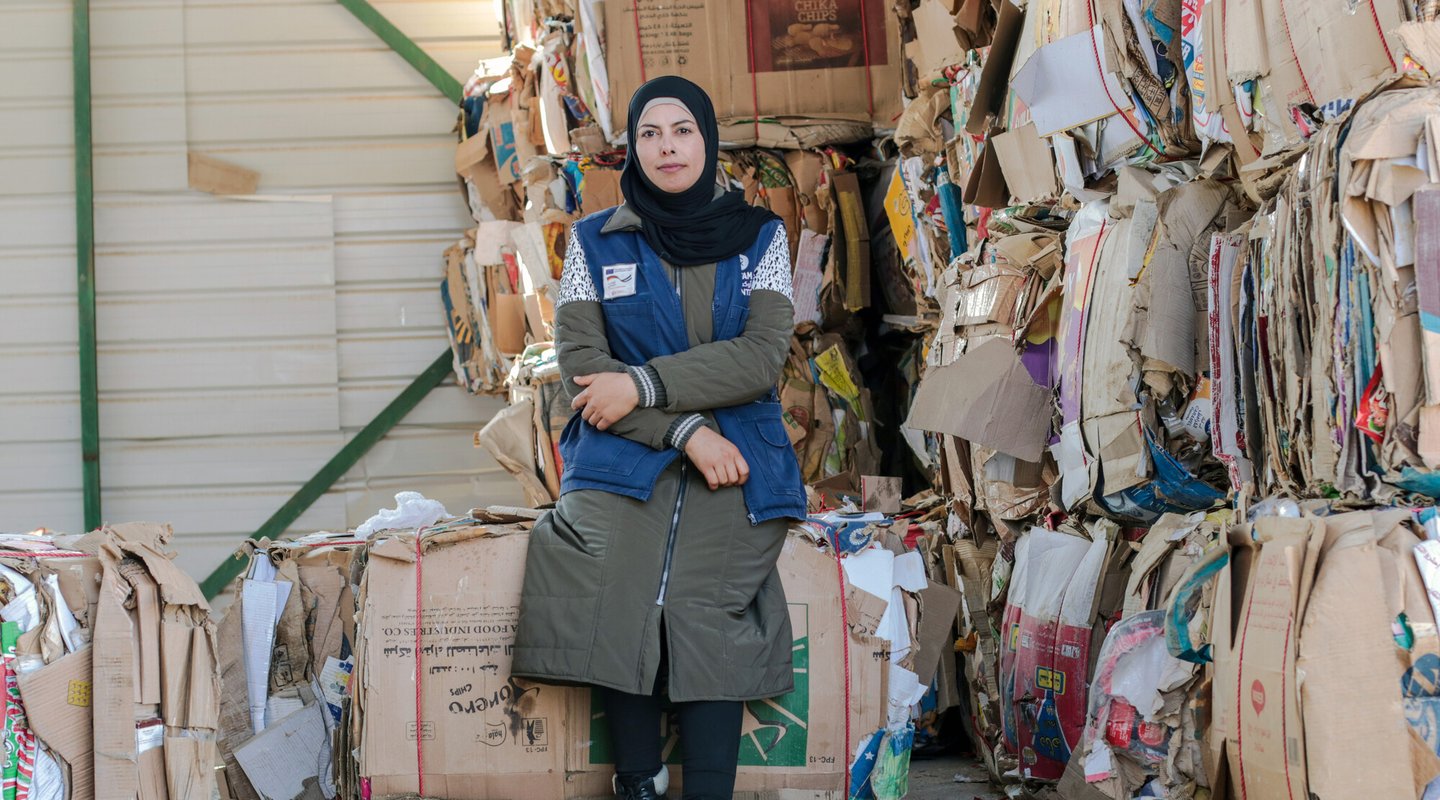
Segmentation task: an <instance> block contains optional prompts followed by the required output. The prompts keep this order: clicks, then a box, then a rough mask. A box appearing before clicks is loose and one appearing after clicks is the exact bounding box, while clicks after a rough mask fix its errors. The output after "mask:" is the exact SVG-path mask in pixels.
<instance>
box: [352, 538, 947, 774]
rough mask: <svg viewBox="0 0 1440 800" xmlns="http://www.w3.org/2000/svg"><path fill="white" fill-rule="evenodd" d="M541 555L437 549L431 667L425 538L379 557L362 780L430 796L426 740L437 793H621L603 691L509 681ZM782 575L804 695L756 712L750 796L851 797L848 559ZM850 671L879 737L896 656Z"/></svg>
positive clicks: (494, 541)
mask: <svg viewBox="0 0 1440 800" xmlns="http://www.w3.org/2000/svg"><path fill="white" fill-rule="evenodd" d="M527 544H528V535H527V534H526V533H525V530H524V528H523V527H520V526H489V527H482V526H475V525H473V524H472V525H469V526H463V525H462V526H460V527H455V528H452V529H450V530H447V531H444V532H442V533H438V534H433V535H429V536H427V537H426V546H425V550H424V555H423V556H422V558H423V559H424V560H423V572H422V575H423V581H424V584H423V590H422V591H423V596H424V600H425V602H424V603H422V609H423V610H422V612H421V614H420V619H421V623H420V631H421V644H420V650H419V654H418V658H417V654H416V650H415V631H416V623H415V619H416V615H415V609H414V600H413V598H414V597H415V584H414V581H415V574H416V568H415V541H414V537H413V535H412V534H397V535H390V536H388V537H387V538H385V539H383V540H380V541H378V542H376V543H375V545H374V546H373V548H372V549H371V552H370V558H369V562H368V568H367V570H366V574H365V579H364V580H365V583H364V588H363V590H362V593H363V595H364V598H363V600H362V608H361V628H360V634H359V635H360V646H359V654H360V656H361V663H360V664H359V665H358V666H357V676H359V677H358V684H357V685H356V692H357V695H356V700H355V703H356V707H357V708H358V709H359V717H360V719H359V722H358V724H359V727H360V731H361V734H360V749H359V764H360V772H361V774H362V775H365V776H367V777H368V778H369V780H370V785H371V787H372V791H373V792H374V796H376V797H387V796H394V795H397V794H404V793H409V792H415V791H417V790H418V788H419V787H418V774H417V772H416V764H417V752H416V744H417V730H418V736H419V737H420V738H419V741H420V743H422V744H423V747H424V763H425V792H426V793H427V794H435V795H438V796H443V797H451V798H456V799H457V800H467V798H489V797H513V796H517V795H522V796H536V797H541V796H543V797H592V796H593V797H598V796H604V795H607V794H608V787H609V775H610V770H611V768H610V767H609V755H608V744H607V740H608V735H607V734H606V730H605V725H604V721H603V718H597V717H596V716H595V715H594V713H593V708H592V704H593V702H595V701H594V700H593V699H592V698H591V697H590V693H589V692H587V691H585V690H583V689H579V688H565V687H559V686H551V685H547V684H538V683H532V682H529V681H522V680H519V679H515V678H512V677H510V676H509V674H508V670H509V660H510V650H511V647H512V645H513V639H514V625H515V621H516V615H517V613H518V601H519V596H520V588H521V580H520V578H521V575H523V568H522V567H523V563H524V558H525V551H526V547H527ZM780 570H781V576H782V579H783V580H784V582H785V586H786V593H787V599H788V601H789V603H790V607H791V620H792V625H793V626H794V631H795V637H796V648H795V650H794V652H795V659H796V668H797V674H796V689H795V691H794V692H792V693H791V694H788V695H785V696H783V697H778V698H771V699H767V700H761V701H755V702H752V703H749V704H747V710H746V716H745V719H746V728H745V732H746V738H745V740H744V742H742V748H741V768H740V773H739V779H738V783H737V790H738V791H742V792H754V793H757V796H773V794H772V793H774V792H781V791H784V790H792V789H794V790H813V791H819V792H829V791H836V792H837V793H838V790H839V786H840V784H841V782H842V780H841V776H842V775H843V773H844V768H845V763H846V761H847V760H848V756H847V753H848V751H847V750H846V743H845V741H844V733H845V720H844V718H843V713H842V710H843V709H844V707H845V704H843V703H836V702H834V699H833V698H834V696H835V692H837V691H840V687H842V686H843V685H844V668H843V664H844V661H843V650H842V643H843V637H846V636H848V635H849V634H848V633H847V632H845V631H844V630H843V627H842V625H841V623H840V619H841V616H840V609H839V603H840V602H841V600H840V590H839V586H838V583H837V581H836V576H835V570H834V561H833V558H832V557H831V556H828V555H826V554H824V553H822V552H819V551H816V550H814V549H813V548H812V547H810V546H809V545H807V544H805V543H804V542H803V541H802V540H800V539H797V538H793V537H792V538H791V539H789V540H787V542H786V545H785V548H784V551H783V553H782V556H781V560H780ZM477 576H480V577H483V578H484V579H483V580H476V578H477ZM407 600H408V602H407ZM950 616H951V619H952V620H953V612H952V613H951V614H950ZM850 658H851V683H852V688H853V694H852V703H851V705H850V708H851V715H852V716H851V720H850V726H851V729H852V730H853V731H857V732H858V731H862V730H873V729H875V728H877V727H879V726H880V724H881V721H882V720H883V715H884V702H883V695H882V693H881V681H882V679H883V667H884V664H885V663H886V660H887V658H888V647H887V646H886V645H885V644H884V643H883V642H880V641H868V640H863V639H852V640H851V642H850ZM417 660H418V662H419V666H420V669H419V673H418V675H419V678H418V680H419V681H420V684H421V687H420V688H421V694H422V697H423V700H422V706H421V713H422V716H421V720H420V723H419V725H418V727H417V725H416V721H415V714H416V707H415V697H414V693H413V691H410V690H406V691H397V688H398V687H406V686H409V687H413V686H414V682H413V681H414V680H415V679H414V677H413V676H414V675H416V663H417ZM857 735H858V734H857ZM850 744H851V746H852V747H853V746H854V744H856V742H851V743H850ZM677 783H678V781H677ZM827 796H828V795H827ZM837 796H838V794H837Z"/></svg>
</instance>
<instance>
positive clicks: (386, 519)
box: [355, 492, 450, 539]
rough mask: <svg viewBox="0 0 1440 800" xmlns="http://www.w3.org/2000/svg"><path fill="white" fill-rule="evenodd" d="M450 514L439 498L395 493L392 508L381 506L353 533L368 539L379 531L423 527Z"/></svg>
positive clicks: (414, 493)
mask: <svg viewBox="0 0 1440 800" xmlns="http://www.w3.org/2000/svg"><path fill="white" fill-rule="evenodd" d="M449 516H450V512H449V511H446V510H445V506H444V505H442V504H441V503H440V501H439V500H431V499H429V498H427V497H425V495H423V494H420V493H419V492H401V493H399V494H397V495H395V507H394V508H382V509H380V511H379V512H378V513H376V514H375V516H373V517H371V518H370V519H367V520H365V523H364V524H363V525H361V526H360V527H358V528H356V529H355V535H356V536H359V537H361V538H365V539H368V538H370V537H371V536H374V535H375V534H376V533H378V532H379V531H388V530H396V529H410V528H424V527H426V526H428V525H434V524H435V523H436V522H439V521H440V520H442V519H445V518H446V517H449Z"/></svg>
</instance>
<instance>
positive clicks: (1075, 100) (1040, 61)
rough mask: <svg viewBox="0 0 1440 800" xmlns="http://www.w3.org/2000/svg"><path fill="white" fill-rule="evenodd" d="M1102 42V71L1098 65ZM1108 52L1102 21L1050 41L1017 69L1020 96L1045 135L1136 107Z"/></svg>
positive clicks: (1037, 126)
mask: <svg viewBox="0 0 1440 800" xmlns="http://www.w3.org/2000/svg"><path fill="white" fill-rule="evenodd" d="M1097 46H1098V48H1099V52H1100V57H1101V63H1102V65H1103V67H1104V69H1103V70H1097V69H1096V66H1095V52H1096V48H1097ZM1105 52H1106V50H1105V35H1104V29H1103V28H1102V27H1101V26H1098V25H1097V26H1096V27H1095V28H1094V29H1093V30H1092V31H1086V32H1084V33H1078V34H1075V35H1074V36H1067V37H1065V38H1064V39H1061V40H1059V41H1057V42H1053V43H1051V44H1047V45H1045V46H1044V47H1042V48H1040V49H1039V50H1037V51H1035V54H1034V55H1032V56H1031V57H1030V58H1029V60H1027V61H1026V62H1025V65H1024V66H1023V67H1021V68H1020V71H1019V72H1016V73H1015V77H1014V79H1013V80H1012V85H1013V88H1014V90H1015V94H1016V95H1018V96H1019V97H1020V99H1022V100H1024V101H1025V105H1026V106H1027V107H1028V108H1029V109H1030V118H1031V119H1032V120H1033V121H1034V125H1035V129H1036V131H1037V132H1038V133H1039V134H1040V135H1041V136H1051V135H1053V134H1056V133H1060V132H1062V131H1066V130H1069V129H1071V128H1076V127H1079V126H1081V125H1084V124H1085V123H1087V122H1094V121H1095V120H1097V119H1104V118H1105V117H1108V116H1111V115H1112V114H1115V113H1117V112H1123V111H1124V110H1125V109H1129V108H1132V107H1133V104H1132V103H1131V102H1130V100H1129V95H1127V94H1126V92H1125V88H1124V87H1123V86H1121V84H1120V80H1119V79H1118V78H1117V77H1116V76H1115V73H1114V72H1113V71H1111V70H1112V68H1111V66H1110V65H1109V64H1106V63H1105V62H1104V56H1105Z"/></svg>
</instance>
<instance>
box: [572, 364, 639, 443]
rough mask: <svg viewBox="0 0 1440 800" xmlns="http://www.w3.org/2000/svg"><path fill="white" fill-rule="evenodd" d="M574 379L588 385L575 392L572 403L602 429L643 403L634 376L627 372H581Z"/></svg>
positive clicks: (583, 415) (592, 423)
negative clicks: (590, 373) (587, 373)
mask: <svg viewBox="0 0 1440 800" xmlns="http://www.w3.org/2000/svg"><path fill="white" fill-rule="evenodd" d="M575 383H576V384H578V385H580V386H583V387H585V388H584V390H583V391H581V392H580V394H577V395H575V399H574V400H573V401H571V403H570V407H571V408H575V409H581V411H580V416H581V417H583V418H584V420H585V421H586V422H588V423H590V424H591V425H594V426H595V427H596V428H599V429H600V430H602V431H603V430H605V429H606V428H608V427H610V426H611V425H614V424H615V423H617V422H619V421H620V420H622V419H624V418H625V415H626V414H629V413H630V412H631V411H634V410H635V406H637V405H639V403H640V393H639V391H637V390H636V388H635V379H634V378H631V377H630V373H628V372H601V373H598V374H595V375H581V376H579V377H577V378H576V379H575Z"/></svg>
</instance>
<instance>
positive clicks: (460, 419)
mask: <svg viewBox="0 0 1440 800" xmlns="http://www.w3.org/2000/svg"><path fill="white" fill-rule="evenodd" d="M404 384H405V381H400V380H391V381H366V382H356V383H350V382H347V383H345V384H344V385H342V386H341V388H340V424H341V425H343V426H344V427H346V428H350V429H354V428H359V427H360V426H362V425H364V424H365V423H366V422H369V421H370V420H371V419H372V418H374V416H375V414H376V413H378V412H379V411H380V409H382V408H384V407H385V404H386V403H387V402H389V400H390V398H392V397H394V396H395V394H396V393H397V392H399V391H400V390H401V389H402V388H404ZM3 408H4V406H3V405H0V414H3V413H4V412H3ZM503 408H505V400H504V398H501V397H485V396H479V397H477V396H475V395H472V394H470V393H469V392H467V391H465V390H464V389H462V388H460V387H459V386H458V385H456V384H454V383H450V382H447V383H446V384H445V385H443V386H437V387H435V389H434V390H433V391H431V392H430V394H429V396H427V397H426V398H425V399H424V400H422V401H421V402H420V405H418V406H416V407H415V410H414V411H411V412H410V413H409V414H408V415H407V416H406V417H405V420H404V421H403V422H401V423H400V425H399V427H410V426H414V425H452V426H464V427H462V430H463V429H465V428H472V427H473V428H474V429H475V430H479V429H480V428H482V427H484V425H485V423H486V422H489V421H490V419H491V418H492V417H493V416H495V414H497V413H499V411H500V410H501V409H503Z"/></svg>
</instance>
